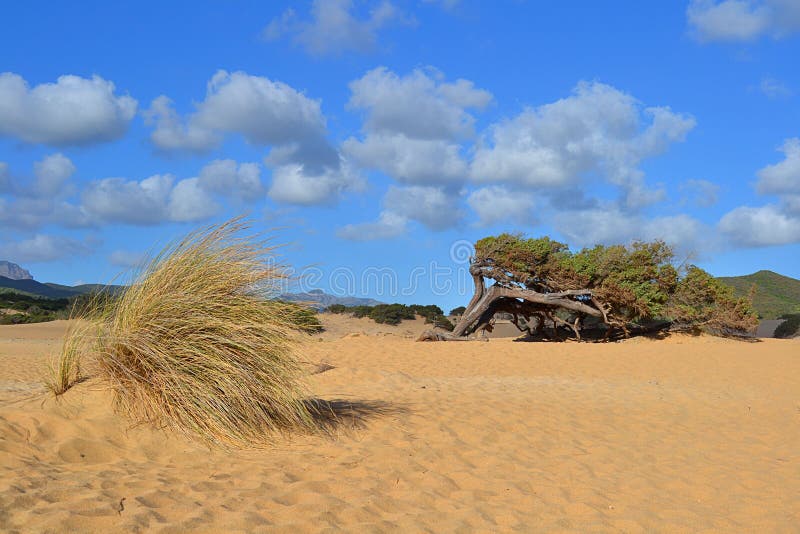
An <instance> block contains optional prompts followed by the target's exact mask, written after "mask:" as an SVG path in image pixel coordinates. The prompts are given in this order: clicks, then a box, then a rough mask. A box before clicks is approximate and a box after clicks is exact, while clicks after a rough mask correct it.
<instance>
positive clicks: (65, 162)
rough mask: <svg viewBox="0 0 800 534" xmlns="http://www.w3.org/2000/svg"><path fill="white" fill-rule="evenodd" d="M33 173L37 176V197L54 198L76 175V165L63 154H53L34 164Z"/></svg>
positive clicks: (35, 189) (35, 190) (35, 186)
mask: <svg viewBox="0 0 800 534" xmlns="http://www.w3.org/2000/svg"><path fill="white" fill-rule="evenodd" d="M33 173H34V175H35V176H36V183H35V184H34V186H33V189H34V192H35V193H36V194H37V195H42V196H53V195H55V194H57V193H59V192H60V191H61V190H62V188H63V186H64V183H65V182H66V181H67V180H69V178H70V177H71V176H72V175H73V174H75V165H74V164H73V163H72V161H70V160H69V158H67V157H66V156H64V155H63V154H51V155H49V156H46V157H45V158H44V159H43V160H42V161H38V162H36V163H34V164H33Z"/></svg>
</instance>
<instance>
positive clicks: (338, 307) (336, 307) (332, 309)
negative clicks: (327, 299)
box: [325, 304, 348, 313]
mask: <svg viewBox="0 0 800 534" xmlns="http://www.w3.org/2000/svg"><path fill="white" fill-rule="evenodd" d="M347 310H348V308H347V306H345V305H344V304H331V305H330V306H328V307H327V308H325V311H326V312H328V313H345V312H347Z"/></svg>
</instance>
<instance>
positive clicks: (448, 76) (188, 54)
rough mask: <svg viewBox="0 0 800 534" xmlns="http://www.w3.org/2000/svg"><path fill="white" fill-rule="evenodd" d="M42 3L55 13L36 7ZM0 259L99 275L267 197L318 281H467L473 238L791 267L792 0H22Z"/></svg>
mask: <svg viewBox="0 0 800 534" xmlns="http://www.w3.org/2000/svg"><path fill="white" fill-rule="evenodd" d="M45 13H46V15H47V16H44V14H45ZM3 19H4V20H5V21H8V24H6V25H4V31H3V32H2V33H0V48H1V49H2V50H4V54H3V55H2V58H0V73H3V74H0V224H1V225H2V226H0V259H7V260H10V261H14V262H16V263H19V264H21V265H23V266H25V267H27V268H28V269H29V270H31V272H32V273H33V274H34V276H35V277H36V279H38V280H42V281H53V282H59V283H67V284H73V283H76V282H89V281H91V282H95V281H108V280H110V279H111V278H113V277H114V276H115V275H117V274H118V273H120V272H122V271H124V270H125V269H126V268H127V267H128V266H129V265H130V264H132V263H134V262H136V261H137V260H138V259H139V258H140V257H141V254H142V253H143V252H146V251H148V250H151V249H153V247H158V246H160V245H163V244H165V243H166V242H168V241H169V240H170V239H173V238H175V237H176V236H179V235H181V234H182V233H185V232H186V231H188V230H190V229H193V228H195V227H197V226H200V225H204V224H210V223H214V222H219V221H222V220H225V219H226V218H228V217H230V216H232V215H235V214H239V213H248V214H250V216H251V217H252V219H253V221H254V226H255V228H256V229H257V230H268V229H275V228H277V230H276V231H275V234H276V237H275V239H276V240H277V241H279V242H284V243H289V245H288V246H287V247H285V248H284V249H283V253H284V256H285V259H286V261H288V262H290V263H291V264H293V265H295V266H296V267H298V270H302V269H300V268H305V270H304V271H303V272H305V273H306V274H307V275H308V277H307V279H306V280H307V283H305V286H317V287H321V288H323V289H326V290H329V291H333V292H339V293H344V292H347V293H350V294H356V295H359V296H372V297H376V298H379V299H381V300H385V301H400V302H421V303H428V302H433V303H437V304H440V305H441V306H443V307H446V308H449V307H453V306H456V305H459V304H463V303H465V302H466V297H465V295H466V294H468V293H469V291H470V288H469V285H468V284H466V282H465V279H464V276H463V270H464V269H463V268H464V265H465V264H464V261H465V256H464V255H463V254H462V252H463V249H464V245H465V243H466V242H471V241H474V240H475V239H478V238H480V237H482V236H485V235H489V234H495V233H498V232H502V231H520V232H524V233H526V234H529V235H534V236H535V235H551V236H554V237H556V238H558V239H561V240H564V241H566V242H568V243H569V244H570V245H571V246H573V247H575V248H579V247H581V246H585V245H590V244H593V243H595V242H602V243H627V242H630V241H631V240H634V239H656V238H659V239H665V240H667V241H668V242H670V243H673V244H674V245H675V247H676V250H677V251H678V253H679V257H680V258H681V259H683V258H684V257H690V258H691V261H694V262H696V263H698V264H699V265H701V266H702V267H704V268H706V269H708V270H709V271H711V272H712V273H713V274H716V275H736V274H746V273H750V272H753V271H756V270H759V269H772V270H775V271H778V272H781V273H783V274H786V275H789V276H793V277H800V259H798V258H800V140H799V139H800V100H798V99H800V69H798V68H797V57H800V2H798V1H796V0H752V1H750V0H724V1H719V0H692V1H687V2H677V1H676V2H627V1H609V2H589V1H564V2H532V1H529V2H525V1H513V2H512V1H508V2H503V1H500V2H477V1H469V0H461V1H457V0H450V1H415V2H412V1H400V0H397V1H382V2H381V1H353V2H350V1H346V0H317V1H315V2H293V3H287V4H279V3H277V2H270V3H266V2H243V1H240V2H236V1H231V2H193V3H191V4H187V3H183V2H173V3H169V2H137V3H136V4H131V5H116V4H115V3H109V2H84V3H81V4H80V5H76V4H72V5H69V4H65V3H56V4H53V3H43V2H25V3H23V2H18V3H15V4H12V5H8V6H5V7H4V8H3Z"/></svg>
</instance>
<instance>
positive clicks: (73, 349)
mask: <svg viewBox="0 0 800 534" xmlns="http://www.w3.org/2000/svg"><path fill="white" fill-rule="evenodd" d="M89 330H90V326H89V324H88V323H86V322H85V321H75V322H73V323H72V324H71V325H70V327H69V329H68V330H67V334H66V336H65V337H64V343H63V345H62V347H61V353H60V354H58V355H56V356H55V357H54V358H52V359H51V360H50V362H49V365H48V369H47V375H46V376H45V379H44V384H45V386H46V387H47V389H48V390H49V391H50V392H51V393H52V394H53V395H55V396H56V397H58V396H60V395H63V394H64V393H66V392H67V390H69V389H70V388H71V387H72V386H74V385H75V384H77V383H78V382H80V381H81V380H82V379H83V373H82V369H81V360H82V356H83V354H84V353H85V350H86V342H87V341H88V340H89V339H90V337H91V336H90V335H89Z"/></svg>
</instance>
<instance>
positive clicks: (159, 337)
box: [78, 218, 314, 447]
mask: <svg viewBox="0 0 800 534" xmlns="http://www.w3.org/2000/svg"><path fill="white" fill-rule="evenodd" d="M246 230H247V225H246V224H245V223H244V222H243V221H242V220H241V219H240V218H237V219H233V220H231V221H229V222H226V223H223V224H221V225H218V226H213V227H210V228H207V229H205V230H202V231H198V232H194V233H192V234H189V235H188V236H187V237H185V238H184V239H182V240H180V241H178V242H176V243H174V244H173V245H170V246H169V247H167V248H166V249H165V250H163V251H162V252H161V253H160V254H158V255H157V256H156V257H155V258H154V259H153V260H152V261H151V262H150V263H149V264H147V265H146V266H144V267H143V268H142V269H141V272H140V273H139V274H138V275H137V276H136V277H135V280H134V281H133V283H132V284H131V285H130V286H129V287H128V289H127V290H126V291H125V292H124V293H123V294H122V295H120V296H119V297H118V298H115V299H111V300H108V301H107V302H105V303H103V304H102V305H100V306H101V309H98V310H95V311H94V312H93V313H92V314H90V315H91V316H93V317H95V319H94V322H95V323H96V324H97V325H98V327H99V333H98V334H97V335H96V337H97V349H96V364H97V374H98V375H99V377H100V378H102V379H105V380H107V381H108V382H109V384H110V386H111V388H112V389H113V391H114V398H115V404H116V408H117V409H118V410H119V412H121V413H124V414H126V415H127V416H129V417H130V418H132V419H133V420H134V422H146V423H152V424H155V425H157V426H159V427H168V428H173V429H176V430H178V431H180V432H183V433H186V434H189V435H191V436H193V437H198V438H200V439H201V440H203V441H206V442H208V443H213V444H218V445H233V446H246V447H251V446H258V445H260V444H263V443H266V442H268V440H269V437H270V436H271V435H273V434H274V433H275V432H283V431H286V430H291V429H298V428H305V429H308V428H311V427H312V426H313V424H314V418H313V416H312V414H311V413H310V412H309V408H308V406H307V403H304V402H303V397H304V390H303V387H302V385H301V381H300V376H301V367H300V364H299V363H298V360H297V358H296V354H297V351H298V347H299V340H298V335H297V331H298V329H297V328H296V325H295V324H294V319H293V318H294V315H293V313H292V312H291V310H288V309H287V307H286V306H284V305H283V304H281V303H279V302H275V301H269V300H265V299H264V298H263V294H264V292H265V291H267V292H268V291H270V289H277V288H278V284H279V283H280V282H281V280H283V279H284V278H285V274H284V273H285V269H283V268H282V267H280V266H278V265H276V264H275V262H274V261H270V260H271V258H273V252H274V251H273V248H271V247H269V246H267V245H266V244H265V243H263V242H261V241H257V240H255V239H254V238H251V237H248V236H243V235H242V234H243V232H244V231H246ZM83 334H86V332H85V331H84V332H83ZM78 335H79V336H80V335H81V333H80V332H78Z"/></svg>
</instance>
